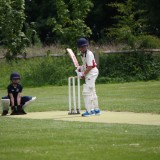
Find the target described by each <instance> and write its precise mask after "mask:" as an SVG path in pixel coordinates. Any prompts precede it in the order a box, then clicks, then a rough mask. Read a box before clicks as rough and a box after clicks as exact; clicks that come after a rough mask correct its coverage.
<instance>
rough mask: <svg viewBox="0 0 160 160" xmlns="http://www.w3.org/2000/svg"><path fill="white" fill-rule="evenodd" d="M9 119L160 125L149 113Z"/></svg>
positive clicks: (56, 113)
mask: <svg viewBox="0 0 160 160" xmlns="http://www.w3.org/2000/svg"><path fill="white" fill-rule="evenodd" d="M7 117H10V118H23V119H53V120H61V121H77V122H95V123H109V124H112V123H115V124H119V123H120V124H139V125H160V115H159V114H151V113H133V112H110V111H102V114H101V115H99V116H98V115H97V116H89V117H82V116H81V115H80V114H78V115H68V112H67V111H48V112H29V113H27V114H26V115H16V116H7Z"/></svg>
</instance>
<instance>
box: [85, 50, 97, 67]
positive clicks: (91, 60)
mask: <svg viewBox="0 0 160 160" xmlns="http://www.w3.org/2000/svg"><path fill="white" fill-rule="evenodd" d="M86 63H87V66H92V67H95V66H96V63H95V59H94V55H93V53H92V52H88V54H87V56H86Z"/></svg>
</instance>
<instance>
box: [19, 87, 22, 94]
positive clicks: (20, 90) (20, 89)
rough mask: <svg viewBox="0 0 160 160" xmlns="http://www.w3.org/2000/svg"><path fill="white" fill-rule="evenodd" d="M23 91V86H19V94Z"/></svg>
mask: <svg viewBox="0 0 160 160" xmlns="http://www.w3.org/2000/svg"><path fill="white" fill-rule="evenodd" d="M22 90H23V87H22V85H19V93H21V92H22Z"/></svg>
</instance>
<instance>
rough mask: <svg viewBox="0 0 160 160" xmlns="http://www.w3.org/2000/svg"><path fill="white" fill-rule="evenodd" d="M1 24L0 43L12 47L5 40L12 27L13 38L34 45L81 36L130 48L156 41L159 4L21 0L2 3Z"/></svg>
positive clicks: (68, 42)
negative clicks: (25, 39)
mask: <svg viewBox="0 0 160 160" xmlns="http://www.w3.org/2000/svg"><path fill="white" fill-rule="evenodd" d="M24 7H25V15H24ZM18 16H19V18H20V21H19V20H18V19H17V18H18ZM25 18H26V20H25ZM9 19H11V21H10V20H9ZM24 20H25V23H24ZM14 22H16V23H14ZM0 25H1V26H0V27H1V29H0V33H1V34H0V40H2V39H3V44H4V43H8V44H14V43H11V42H10V40H11V39H10V40H9V41H8V40H6V38H7V34H8V32H9V31H11V30H12V29H11V28H12V27H13V28H14V29H13V30H14V32H15V29H16V30H17V31H18V32H16V33H14V34H15V37H20V35H21V36H22V35H23V36H24V34H23V32H24V33H25V34H26V35H27V37H28V38H29V40H30V43H32V44H33V45H35V44H36V43H39V42H40V41H41V42H42V43H43V44H52V43H55V42H60V43H63V44H66V45H71V46H72V45H73V43H74V41H75V40H76V38H78V37H80V36H84V37H86V38H90V39H91V40H93V41H95V42H102V43H106V42H111V43H112V42H113V41H114V42H115V41H117V40H118V41H121V42H124V43H127V44H128V45H130V46H131V47H132V48H135V47H145V46H146V44H149V43H150V41H152V42H154V41H155V42H158V39H157V38H155V37H159V36H160V1H159V0H139V1H135V0H118V1H117V0H101V1H99V0H86V1H85V2H84V1H80V0H47V1H46V0H25V6H24V1H23V0H17V1H15V0H1V1H0ZM22 25H23V27H22ZM7 26H12V27H11V28H9V29H7ZM2 27H3V28H4V30H3V33H2ZM22 28H23V29H22ZM22 31H23V32H22ZM4 33H5V35H4ZM140 36H141V37H140ZM9 37H10V36H8V38H7V39H9ZM13 39H15V38H13ZM22 39H23V38H20V39H19V41H20V40H22ZM7 41H8V42H7ZM144 42H145V43H144ZM1 44H2V42H1ZM20 44H21V43H20ZM137 44H140V45H139V46H137ZM152 46H153V47H154V45H152ZM152 46H151V47H152ZM18 48H20V47H18Z"/></svg>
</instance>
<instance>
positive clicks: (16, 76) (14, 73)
mask: <svg viewBox="0 0 160 160" xmlns="http://www.w3.org/2000/svg"><path fill="white" fill-rule="evenodd" d="M20 78H21V77H20V75H19V74H18V73H17V72H13V73H11V75H10V80H13V79H20Z"/></svg>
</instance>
